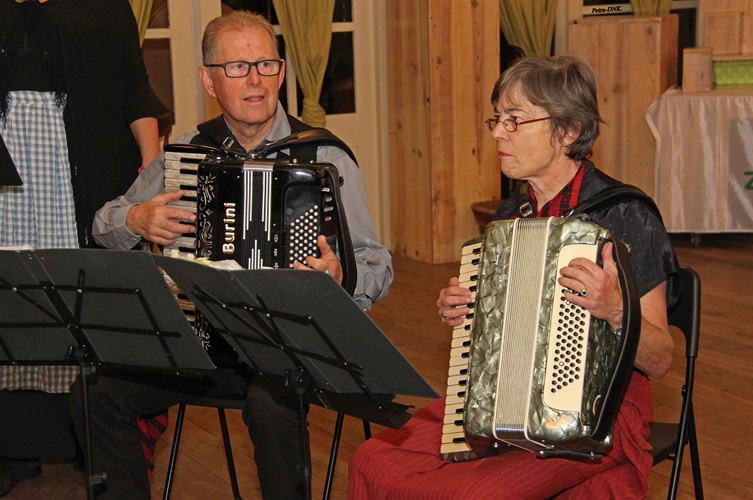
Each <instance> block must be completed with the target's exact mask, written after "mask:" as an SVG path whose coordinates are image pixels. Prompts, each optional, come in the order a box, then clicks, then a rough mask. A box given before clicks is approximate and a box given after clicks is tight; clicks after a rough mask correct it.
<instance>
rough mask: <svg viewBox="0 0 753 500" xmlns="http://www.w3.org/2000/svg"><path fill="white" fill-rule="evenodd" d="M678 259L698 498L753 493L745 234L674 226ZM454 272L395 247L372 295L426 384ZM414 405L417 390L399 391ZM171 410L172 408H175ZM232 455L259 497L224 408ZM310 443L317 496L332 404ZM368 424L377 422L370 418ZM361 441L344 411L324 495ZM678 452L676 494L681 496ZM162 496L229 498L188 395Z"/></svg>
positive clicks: (751, 281)
mask: <svg viewBox="0 0 753 500" xmlns="http://www.w3.org/2000/svg"><path fill="white" fill-rule="evenodd" d="M674 240H675V246H676V250H677V254H678V256H679V259H680V262H681V263H682V264H683V265H689V266H691V267H693V268H695V269H696V270H697V271H698V272H699V274H700V275H701V279H702V293H703V307H702V321H701V332H702V333H701V345H700V355H699V359H698V364H697V379H696V386H695V389H696V391H695V397H694V401H695V411H696V418H697V426H698V434H699V440H700V455H701V468H702V471H703V482H704V491H705V494H706V497H707V498H753V477H752V476H751V474H750V464H751V463H753V446H751V445H753V440H751V438H750V431H749V429H748V424H747V422H748V421H749V419H748V417H749V416H750V415H753V370H752V369H751V368H752V367H753V363H751V359H753V328H752V327H751V325H753V300H752V297H753V251H752V249H753V235H704V236H703V238H702V240H701V244H700V246H698V247H694V246H693V245H691V243H690V238H689V236H687V235H677V236H675V237H674ZM456 274H457V264H446V265H430V264H424V263H420V262H416V261H412V260H409V259H405V258H395V275H396V278H395V282H394V284H393V286H392V289H391V291H390V296H389V297H388V298H387V299H386V300H384V301H382V302H380V303H379V304H377V305H375V307H374V308H373V310H372V311H371V312H370V316H371V318H372V319H373V320H374V322H375V323H376V324H377V325H379V326H380V328H381V329H382V330H383V331H384V332H385V334H386V335H387V336H388V337H389V338H390V339H391V340H392V341H393V342H394V343H395V344H396V345H397V346H398V348H399V349H400V350H401V351H402V353H403V354H404V355H405V356H406V357H407V358H408V359H409V360H410V361H411V363H413V365H414V366H415V367H416V368H417V369H418V370H419V371H420V372H421V373H422V374H423V376H424V377H425V378H426V380H427V381H428V382H429V383H430V384H431V385H432V386H433V387H434V388H435V389H436V390H437V391H443V390H444V386H445V377H446V375H445V372H446V364H447V359H448V354H449V349H448V345H449V337H450V331H449V329H448V328H446V327H444V326H443V325H442V324H441V323H440V322H439V321H438V319H437V315H436V314H437V313H436V308H435V306H434V302H435V300H436V297H437V292H438V290H439V289H440V288H441V287H443V286H444V285H445V283H446V282H447V280H448V279H449V278H450V277H451V276H454V275H456ZM683 349H684V346H683V342H682V340H681V338H680V337H679V336H678V337H677V342H676V360H675V363H674V365H673V367H672V370H671V371H670V373H669V374H668V375H667V376H666V377H664V378H663V379H661V380H657V381H655V382H654V383H653V387H654V393H655V402H656V404H655V406H656V418H657V419H660V420H661V419H665V420H666V419H675V418H677V414H678V408H679V404H680V403H679V387H680V385H681V380H682V378H683V376H684V375H683V371H684V364H683V363H684V362H683V359H684V358H683ZM402 401H405V402H407V403H409V404H412V405H415V407H416V408H420V407H422V406H423V405H425V404H426V403H427V402H428V401H427V400H423V399H408V398H403V399H402ZM174 415H175V414H174V410H173V411H171V415H170V416H171V419H173V418H174ZM228 420H229V425H230V430H231V433H232V437H233V446H234V451H235V459H236V467H237V469H238V473H239V476H240V487H241V492H242V495H243V496H244V498H247V499H258V498H261V496H260V494H259V491H258V487H257V485H256V478H255V472H254V465H253V461H252V459H251V458H250V457H251V453H252V447H251V444H250V442H249V439H248V437H247V434H246V431H245V428H244V425H243V422H242V421H241V418H240V415H239V414H238V413H237V412H235V411H231V412H229V417H228ZM309 421H310V429H311V444H312V455H313V485H312V490H313V495H312V496H313V498H321V496H322V491H323V485H324V479H325V471H326V465H327V460H328V456H329V449H330V443H331V439H332V429H333V427H334V415H333V414H332V413H331V412H329V411H326V410H322V409H321V408H313V409H312V411H311V413H310V415H309ZM373 429H374V432H378V431H379V428H378V427H376V426H374V427H373ZM171 441H172V429H171V430H170V431H168V433H166V434H165V435H164V436H163V437H162V440H161V442H160V444H159V445H158V450H157V469H156V472H155V475H154V477H153V478H152V498H155V499H156V498H161V496H162V491H163V485H164V480H165V470H166V468H167V460H168V456H169V452H170V443H171ZM362 441H363V430H362V426H361V423H360V421H357V420H355V419H353V418H346V419H345V426H344V431H343V437H342V443H341V445H340V453H339V456H338V461H337V469H336V475H335V479H334V488H333V491H332V496H331V498H333V499H343V498H346V496H347V470H348V460H349V458H350V457H351V455H352V453H353V450H354V449H355V447H356V446H358V445H359V444H360V443H361V442H362ZM669 470H670V467H669V463H665V464H663V465H659V466H657V467H655V469H654V471H653V472H652V474H651V476H650V478H649V484H650V489H651V491H650V494H649V498H651V499H660V498H665V497H666V489H667V483H668V474H669ZM85 497H86V495H85V488H84V477H83V474H82V473H81V472H78V471H76V470H74V468H73V467H72V465H70V464H67V463H62V464H54V463H46V464H44V466H43V473H42V475H41V476H39V477H38V478H34V479H32V480H29V481H25V482H23V483H22V484H20V485H18V486H17V487H16V488H15V489H14V490H13V492H12V493H11V494H10V495H9V496H8V497H7V498H9V499H21V498H29V499H31V498H34V499H39V498H65V499H67V498H85ZM692 497H693V490H692V477H691V471H690V467H689V458H688V455H687V454H686V460H685V461H684V466H683V471H682V477H681V481H680V498H692ZM172 498H175V499H208V498H211V499H215V498H232V493H231V490H230V486H229V481H228V475H227V466H226V463H225V460H224V455H223V449H222V438H221V436H220V431H219V425H218V421H217V417H216V412H215V411H214V410H212V409H207V408H197V407H190V408H189V409H188V413H187V419H186V425H185V428H184V433H183V438H182V440H181V454H180V457H179V462H178V468H177V472H176V478H175V483H174V486H173V495H172Z"/></svg>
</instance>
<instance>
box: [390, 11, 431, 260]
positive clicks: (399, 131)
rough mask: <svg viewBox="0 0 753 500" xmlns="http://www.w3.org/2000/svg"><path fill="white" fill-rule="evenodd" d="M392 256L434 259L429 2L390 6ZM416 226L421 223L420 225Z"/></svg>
mask: <svg viewBox="0 0 753 500" xmlns="http://www.w3.org/2000/svg"><path fill="white" fill-rule="evenodd" d="M386 10H387V13H388V16H389V17H388V22H387V43H388V54H389V58H388V61H389V66H388V74H387V82H388V98H389V103H388V113H389V118H388V134H389V149H390V156H389V158H390V171H389V172H390V200H391V201H390V203H391V213H392V220H391V222H390V223H391V226H392V244H393V248H392V251H393V252H394V253H396V254H398V255H406V256H410V257H413V258H418V259H420V260H429V259H430V258H431V256H432V248H431V241H432V226H431V221H432V207H431V205H430V204H428V203H426V201H425V200H427V199H431V196H432V194H431V143H430V134H429V131H430V129H431V113H430V100H429V35H428V29H429V23H428V4H427V3H426V2H401V1H398V0H392V1H390V2H389V4H388V5H387V9H386ZM415 221H423V223H422V224H417V223H416V222H415Z"/></svg>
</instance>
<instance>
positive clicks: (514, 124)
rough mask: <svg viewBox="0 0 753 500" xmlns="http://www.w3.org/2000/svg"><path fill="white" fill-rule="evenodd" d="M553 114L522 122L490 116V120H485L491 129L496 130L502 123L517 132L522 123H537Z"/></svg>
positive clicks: (506, 127) (506, 128)
mask: <svg viewBox="0 0 753 500" xmlns="http://www.w3.org/2000/svg"><path fill="white" fill-rule="evenodd" d="M550 118H551V116H545V117H544V118H535V119H533V120H524V121H522V122H516V121H515V120H514V119H512V118H507V119H505V120H500V119H499V118H489V119H488V120H486V121H484V123H486V128H488V129H489V130H491V131H494V128H495V127H496V126H497V124H498V123H501V124H502V126H503V127H505V130H507V131H508V132H515V131H516V130H518V127H519V126H521V125H525V124H526V123H535V122H540V121H543V120H548V119H550Z"/></svg>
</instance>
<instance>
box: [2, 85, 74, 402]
mask: <svg viewBox="0 0 753 500" xmlns="http://www.w3.org/2000/svg"><path fill="white" fill-rule="evenodd" d="M8 108H9V109H8V114H7V116H6V120H5V121H0V134H2V136H3V140H4V141H5V144H6V145H7V147H8V151H9V152H10V155H11V157H12V158H13V162H14V163H15V165H16V169H17V170H18V173H19V174H20V176H21V179H22V180H23V185H22V186H0V247H2V246H15V245H31V246H33V247H34V248H38V249H42V248H78V246H79V244H78V236H77V232H76V214H75V211H74V205H73V189H72V187H71V170H70V166H69V163H68V143H67V139H66V135H65V124H64V123H63V109H62V108H61V107H59V106H57V105H56V104H55V94H54V93H52V92H33V91H13V92H10V93H9V96H8ZM77 373H78V367H75V366H24V367H8V366H3V367H0V389H8V390H20V389H24V390H41V391H46V392H68V391H69V387H70V385H71V383H72V382H73V380H74V379H75V378H76V374H77Z"/></svg>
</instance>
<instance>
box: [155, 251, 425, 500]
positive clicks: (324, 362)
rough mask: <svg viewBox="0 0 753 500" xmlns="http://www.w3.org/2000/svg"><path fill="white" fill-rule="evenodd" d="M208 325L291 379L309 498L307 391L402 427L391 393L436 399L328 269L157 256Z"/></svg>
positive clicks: (402, 412)
mask: <svg viewBox="0 0 753 500" xmlns="http://www.w3.org/2000/svg"><path fill="white" fill-rule="evenodd" d="M154 259H155V260H156V261H157V263H158V265H159V266H160V267H162V269H164V270H165V272H166V273H167V274H168V275H169V276H170V277H171V278H172V279H173V280H174V281H175V282H176V284H177V285H178V287H179V288H180V289H181V290H182V291H183V293H185V294H187V295H188V296H189V297H190V298H191V300H192V301H193V303H194V304H195V306H196V308H197V309H198V310H199V311H200V312H201V313H202V314H203V315H204V316H205V317H206V318H207V319H208V320H209V322H210V323H211V324H212V327H213V328H214V330H215V331H217V332H219V333H220V334H222V336H223V337H224V338H225V339H226V340H227V341H228V342H229V343H230V345H231V346H232V347H233V348H234V349H235V351H236V352H237V353H238V354H239V355H240V357H241V358H242V359H243V360H244V361H245V362H246V363H247V364H248V366H249V367H251V368H252V369H253V370H255V371H256V372H258V373H264V374H268V375H277V376H280V377H283V378H284V379H285V380H286V383H293V384H295V388H296V392H297V393H298V395H299V402H300V405H299V406H300V412H301V425H302V429H301V435H302V439H303V445H304V457H303V475H304V484H305V485H306V488H307V493H308V495H307V496H310V482H311V472H310V463H309V462H308V456H307V454H306V450H307V449H308V440H307V438H306V432H305V429H306V414H305V410H304V409H303V401H304V397H305V398H306V399H307V400H308V401H309V402H311V403H314V404H318V405H320V406H323V407H325V408H328V409H332V410H335V411H337V412H338V413H344V414H349V415H353V416H356V417H358V418H362V419H365V420H369V421H372V422H377V423H380V424H382V425H386V426H389V427H393V428H399V427H400V426H402V425H403V424H404V423H405V422H406V421H407V420H408V419H410V415H409V414H407V413H406V410H407V408H408V407H407V406H404V405H401V404H397V403H393V402H392V400H393V399H394V397H395V395H396V394H403V395H410V396H419V397H427V398H435V397H437V394H436V392H434V390H433V389H432V388H431V386H429V384H428V383H427V382H426V381H425V380H424V379H423V378H422V377H421V375H420V374H419V373H418V372H417V371H416V370H415V369H414V368H413V366H411V364H410V363H409V362H408V361H407V360H406V359H405V358H404V357H403V355H402V354H401V353H400V351H398V350H397V348H396V347H395V346H394V345H393V344H392V342H390V340H389V339H388V338H387V337H386V336H385V335H384V334H383V333H382V332H381V330H379V328H378V327H377V326H376V325H375V324H374V323H373V322H372V321H371V319H370V318H369V317H368V316H366V314H365V313H364V312H363V311H362V310H361V309H360V308H359V307H358V305H357V304H356V303H355V302H354V301H353V299H352V298H351V297H350V295H348V293H347V292H346V291H345V290H344V289H343V288H342V287H341V286H340V285H338V284H337V283H335V281H334V280H333V279H332V278H331V277H330V276H328V275H326V274H324V273H321V272H314V271H297V270H292V269H277V270H237V271H228V270H222V269H216V268H212V267H209V266H206V265H203V264H199V263H195V262H190V261H186V260H181V259H175V258H171V257H160V256H154Z"/></svg>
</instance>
